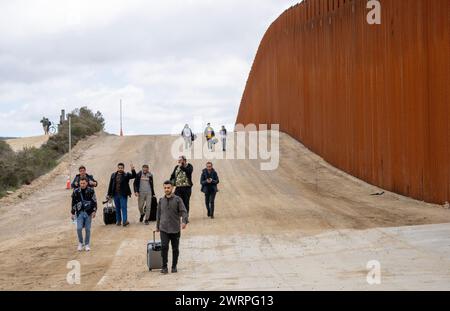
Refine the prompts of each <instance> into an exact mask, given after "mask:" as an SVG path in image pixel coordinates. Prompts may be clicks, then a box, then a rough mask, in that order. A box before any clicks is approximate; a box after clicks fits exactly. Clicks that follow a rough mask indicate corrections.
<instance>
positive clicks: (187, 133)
mask: <svg viewBox="0 0 450 311" xmlns="http://www.w3.org/2000/svg"><path fill="white" fill-rule="evenodd" d="M181 136H183V139H184V149H186V150H187V149H189V148H191V147H192V141H193V136H194V133H192V130H191V128H190V127H189V125H188V124H186V125H185V126H184V129H183V131H182V132H181Z"/></svg>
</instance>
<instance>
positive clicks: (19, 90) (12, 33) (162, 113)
mask: <svg viewBox="0 0 450 311" xmlns="http://www.w3.org/2000/svg"><path fill="white" fill-rule="evenodd" d="M297 2H299V0H164V1H162V0H161V1H153V0H106V1H103V0H102V1H100V0H81V1H80V0H28V1H25V0H15V1H10V0H0V118H1V122H0V136H30V135H38V134H40V133H41V127H40V124H39V120H40V119H41V118H42V116H44V115H46V116H48V117H49V118H50V119H51V120H55V121H57V120H58V116H59V111H60V110H61V109H63V108H65V109H66V110H72V109H73V108H76V107H80V106H88V107H89V108H91V109H93V110H100V111H101V112H102V113H103V114H104V116H105V118H106V120H107V125H106V129H107V131H109V132H111V133H117V132H118V128H119V109H118V107H119V101H120V99H123V103H124V110H125V113H124V115H125V116H124V123H125V134H161V133H170V132H172V131H173V128H174V125H176V126H178V125H179V124H180V125H183V124H184V123H186V122H188V123H193V122H194V120H197V122H198V123H199V120H203V121H204V122H207V121H210V122H212V123H213V124H214V125H216V126H218V125H221V124H227V125H229V126H231V125H232V124H233V123H234V121H235V119H236V114H237V110H238V108H239V102H240V99H241V96H242V92H243V90H244V87H245V82H246V80H247V77H248V74H249V71H250V68H251V64H252V62H253V59H254V56H255V53H256V51H257V48H258V45H259V42H260V41H261V38H262V36H263V35H264V32H265V31H266V29H267V28H268V26H269V25H270V23H271V22H272V21H273V20H275V19H276V18H277V17H278V16H279V15H280V14H281V13H282V12H283V11H284V10H285V9H287V8H289V7H290V6H291V5H293V4H295V3H297ZM196 130H199V129H196Z"/></svg>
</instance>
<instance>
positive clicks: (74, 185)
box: [71, 174, 98, 189]
mask: <svg viewBox="0 0 450 311" xmlns="http://www.w3.org/2000/svg"><path fill="white" fill-rule="evenodd" d="M86 177H87V179H88V181H92V182H95V186H91V185H88V186H89V187H94V188H95V187H97V186H98V183H97V181H96V180H95V179H94V176H92V175H89V174H86ZM80 178H81V176H80V174H78V175H77V176H75V178H74V180H73V182H72V185H71V186H72V189H77V188H80Z"/></svg>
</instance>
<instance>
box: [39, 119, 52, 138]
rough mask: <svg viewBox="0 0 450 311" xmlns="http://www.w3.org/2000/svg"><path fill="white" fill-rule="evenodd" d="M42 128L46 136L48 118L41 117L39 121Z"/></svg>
mask: <svg viewBox="0 0 450 311" xmlns="http://www.w3.org/2000/svg"><path fill="white" fill-rule="evenodd" d="M41 124H42V128H43V129H44V134H45V135H48V134H49V131H50V125H51V122H50V120H49V119H48V118H46V117H43V118H42V120H41Z"/></svg>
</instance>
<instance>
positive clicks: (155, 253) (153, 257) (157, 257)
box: [147, 231, 162, 271]
mask: <svg viewBox="0 0 450 311" xmlns="http://www.w3.org/2000/svg"><path fill="white" fill-rule="evenodd" d="M147 266H148V270H149V271H152V270H159V269H162V257H161V242H156V232H155V231H153V241H150V242H148V244H147Z"/></svg>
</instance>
